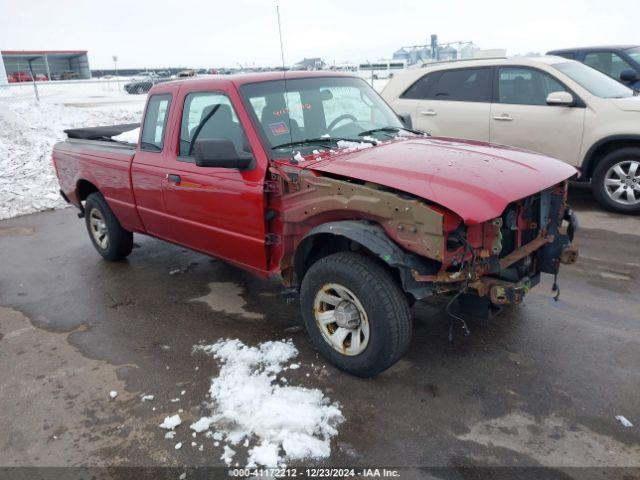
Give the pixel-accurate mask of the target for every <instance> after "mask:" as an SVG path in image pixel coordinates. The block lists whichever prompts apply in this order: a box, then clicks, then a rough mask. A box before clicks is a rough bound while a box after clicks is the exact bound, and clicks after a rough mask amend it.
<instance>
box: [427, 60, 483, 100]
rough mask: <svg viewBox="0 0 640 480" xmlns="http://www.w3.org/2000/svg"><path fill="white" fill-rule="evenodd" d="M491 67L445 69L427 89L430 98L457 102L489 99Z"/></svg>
mask: <svg viewBox="0 0 640 480" xmlns="http://www.w3.org/2000/svg"><path fill="white" fill-rule="evenodd" d="M491 76H492V75H491V69H490V68H464V69H460V70H445V71H443V72H442V74H441V75H440V77H439V78H438V79H437V80H436V82H435V84H434V86H433V87H432V88H431V89H430V90H429V95H428V97H427V98H428V99H430V100H449V101H458V102H489V101H491Z"/></svg>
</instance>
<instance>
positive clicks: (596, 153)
mask: <svg viewBox="0 0 640 480" xmlns="http://www.w3.org/2000/svg"><path fill="white" fill-rule="evenodd" d="M628 147H640V138H637V139H636V138H621V139H612V140H608V141H605V142H603V143H602V144H600V145H597V146H596V147H595V148H594V149H593V151H592V152H591V153H590V154H589V156H588V157H587V162H586V169H585V171H584V172H583V173H584V175H585V180H591V177H593V171H594V170H595V169H596V166H597V165H598V162H599V161H600V160H602V159H603V158H604V157H606V156H607V155H608V154H610V153H611V152H613V151H614V150H619V149H621V148H628Z"/></svg>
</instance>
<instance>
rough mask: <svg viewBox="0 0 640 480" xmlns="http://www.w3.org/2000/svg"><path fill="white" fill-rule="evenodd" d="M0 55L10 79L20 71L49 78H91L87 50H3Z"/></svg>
mask: <svg viewBox="0 0 640 480" xmlns="http://www.w3.org/2000/svg"><path fill="white" fill-rule="evenodd" d="M0 55H2V61H3V63H4V67H5V70H6V72H7V77H8V78H9V81H11V77H12V76H13V75H14V74H16V73H19V72H25V73H27V74H31V73H33V75H34V76H37V75H39V76H42V75H46V78H47V79H48V80H72V79H87V78H91V70H90V68H89V58H88V57H87V51H86V50H3V51H2V52H0ZM43 79H44V78H43Z"/></svg>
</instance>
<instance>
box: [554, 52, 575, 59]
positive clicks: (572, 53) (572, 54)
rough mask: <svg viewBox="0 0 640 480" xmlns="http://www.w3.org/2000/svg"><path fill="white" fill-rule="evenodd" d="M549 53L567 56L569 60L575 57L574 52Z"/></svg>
mask: <svg viewBox="0 0 640 480" xmlns="http://www.w3.org/2000/svg"><path fill="white" fill-rule="evenodd" d="M551 55H556V56H558V57H563V58H568V59H569V60H575V58H576V54H575V53H574V52H560V53H552V54H551Z"/></svg>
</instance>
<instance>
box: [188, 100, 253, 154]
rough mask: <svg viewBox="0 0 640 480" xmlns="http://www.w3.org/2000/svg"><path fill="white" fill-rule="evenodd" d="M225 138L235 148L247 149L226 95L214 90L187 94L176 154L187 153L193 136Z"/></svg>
mask: <svg viewBox="0 0 640 480" xmlns="http://www.w3.org/2000/svg"><path fill="white" fill-rule="evenodd" d="M213 138H226V139H228V140H231V141H232V142H233V143H234V145H235V147H236V150H237V151H238V152H241V151H243V150H244V151H250V149H249V146H248V142H247V141H246V138H245V136H244V131H243V130H242V126H241V125H240V121H239V120H238V116H237V114H236V111H235V110H234V108H233V105H232V104H231V100H229V97H227V96H226V95H224V94H222V93H218V92H195V93H190V94H188V95H187V97H186V98H185V101H184V107H183V109H182V122H181V123H180V156H181V157H188V156H190V154H189V152H190V150H191V144H192V143H193V142H195V141H196V140H197V139H213Z"/></svg>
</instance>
